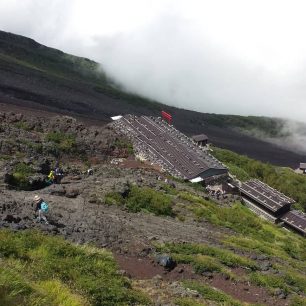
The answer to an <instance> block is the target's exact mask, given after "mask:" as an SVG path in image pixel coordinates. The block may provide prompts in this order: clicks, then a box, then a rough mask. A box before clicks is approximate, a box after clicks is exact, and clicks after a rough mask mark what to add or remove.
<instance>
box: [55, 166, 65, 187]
mask: <svg viewBox="0 0 306 306" xmlns="http://www.w3.org/2000/svg"><path fill="white" fill-rule="evenodd" d="M54 173H55V183H56V184H60V183H61V180H62V178H63V176H64V173H63V170H62V169H61V168H60V167H59V166H57V167H56V168H55V170H54Z"/></svg>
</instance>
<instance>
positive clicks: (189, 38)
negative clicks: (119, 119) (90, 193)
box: [0, 0, 306, 120]
mask: <svg viewBox="0 0 306 306" xmlns="http://www.w3.org/2000/svg"><path fill="white" fill-rule="evenodd" d="M305 8H306V4H304V2H303V1H298V0H296V1H281V0H279V1H276V0H270V1H262V0H258V1H245V0H233V1H226V0H215V1H200V0H198V1H197V0H189V1H187V0H180V1H178V0H177V1H175V0H155V1H150V0H130V1H124V0H114V1H106V0H103V1H95V0H87V1H85V0H65V1H63V0H61V1H60V0H49V1H46V0H23V1H17V0H0V28H1V29H3V30H6V31H11V32H15V33H19V34H22V35H25V36H30V37H32V38H34V39H36V40H38V41H39V42H41V43H44V44H46V45H50V46H53V47H57V48H61V49H63V50H65V51H67V52H71V53H74V54H78V55H82V56H86V57H89V58H93V59H95V60H97V61H99V62H101V63H102V64H103V67H104V69H106V71H107V72H108V73H109V74H110V75H112V76H113V77H114V78H115V79H117V80H118V81H119V82H120V83H122V84H123V85H124V86H125V87H126V88H127V89H128V90H130V91H133V92H136V93H139V94H142V95H146V96H149V97H151V98H154V99H157V100H160V101H162V102H165V103H168V104H171V105H176V106H179V107H184V108H189V109H195V110H199V111H203V112H217V113H233V114H252V115H253V114H255V115H270V116H281V117H291V118H294V119H299V120H303V119H304V117H305V116H306V104H305V103H304V100H305V98H306V91H305V80H306V75H305V61H306V41H305V40H304V38H303V37H304V33H303V31H304V29H305V26H306V19H305V18H304V16H303V13H304V12H305Z"/></svg>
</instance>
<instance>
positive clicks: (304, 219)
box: [281, 210, 306, 234]
mask: <svg viewBox="0 0 306 306" xmlns="http://www.w3.org/2000/svg"><path fill="white" fill-rule="evenodd" d="M281 220H282V221H283V222H285V223H286V224H288V225H290V226H292V227H294V228H295V229H297V230H299V231H300V232H303V233H304V234H306V214H304V213H303V212H301V211H297V210H291V211H288V212H287V213H286V214H284V216H282V218H281Z"/></svg>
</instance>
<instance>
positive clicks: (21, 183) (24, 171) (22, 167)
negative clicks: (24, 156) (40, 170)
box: [9, 163, 34, 189]
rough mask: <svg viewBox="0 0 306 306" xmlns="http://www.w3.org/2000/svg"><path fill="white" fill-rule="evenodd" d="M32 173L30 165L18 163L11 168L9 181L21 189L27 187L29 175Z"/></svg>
mask: <svg viewBox="0 0 306 306" xmlns="http://www.w3.org/2000/svg"><path fill="white" fill-rule="evenodd" d="M33 173H34V171H33V169H32V168H31V166H29V165H27V164H25V163H18V164H16V165H15V167H14V169H13V175H12V177H11V178H10V181H9V183H10V184H11V185H13V186H15V187H18V188H21V189H27V188H29V186H30V183H29V177H30V176H31V175H32V174H33Z"/></svg>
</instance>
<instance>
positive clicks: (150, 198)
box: [105, 186, 174, 216]
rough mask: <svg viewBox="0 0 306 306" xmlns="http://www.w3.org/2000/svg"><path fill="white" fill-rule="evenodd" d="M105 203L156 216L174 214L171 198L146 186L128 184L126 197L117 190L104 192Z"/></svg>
mask: <svg viewBox="0 0 306 306" xmlns="http://www.w3.org/2000/svg"><path fill="white" fill-rule="evenodd" d="M105 203H106V204H109V205H112V204H115V205H122V206H124V207H125V208H126V209H127V210H128V211H130V212H134V213H137V212H140V211H146V212H151V213H153V214H155V215H157V216H162V215H164V216H174V213H173V210H172V207H173V203H172V198H171V197H170V196H169V195H167V194H165V193H162V192H158V191H156V190H154V189H152V188H148V187H137V186H130V190H129V192H128V194H127V195H126V197H123V196H122V195H121V194H119V193H117V192H111V193H108V194H106V196H105Z"/></svg>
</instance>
